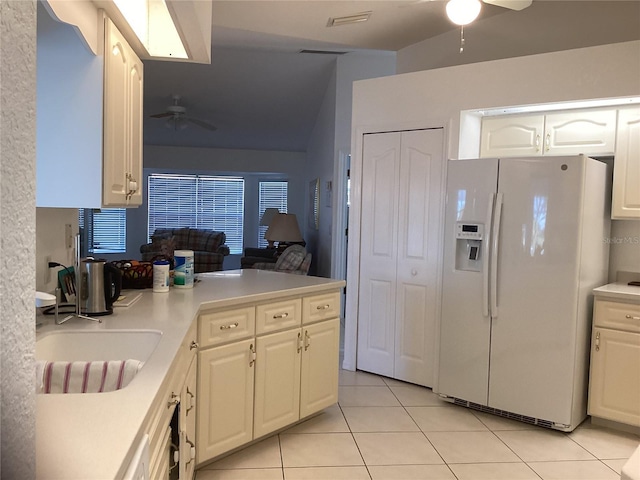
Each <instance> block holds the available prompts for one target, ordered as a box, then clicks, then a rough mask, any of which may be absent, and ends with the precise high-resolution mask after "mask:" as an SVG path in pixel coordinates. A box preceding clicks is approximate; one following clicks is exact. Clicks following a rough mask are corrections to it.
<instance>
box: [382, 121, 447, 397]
mask: <svg viewBox="0 0 640 480" xmlns="http://www.w3.org/2000/svg"><path fill="white" fill-rule="evenodd" d="M442 144H443V133H442V129H430V130H416V131H411V132H404V133H403V134H402V138H401V160H400V170H399V189H398V191H399V196H398V215H397V216H398V240H397V250H398V255H397V262H396V309H395V317H396V322H395V323H396V326H395V331H396V334H395V347H394V352H395V353H394V378H398V379H401V380H405V381H408V382H412V383H417V384H420V385H427V386H431V385H433V369H434V361H433V359H434V349H435V341H434V338H435V324H436V317H437V313H438V311H437V306H438V298H437V297H438V296H437V285H438V262H439V260H438V259H439V256H438V252H439V251H440V248H439V245H440V224H441V222H442V218H441V205H442V201H441V199H440V192H441V189H440V188H439V187H440V185H441V182H442V166H443V158H442Z"/></svg>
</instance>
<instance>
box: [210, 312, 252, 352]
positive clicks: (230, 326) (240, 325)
mask: <svg viewBox="0 0 640 480" xmlns="http://www.w3.org/2000/svg"><path fill="white" fill-rule="evenodd" d="M255 318H256V311H255V308H254V307H245V308H236V309H233V310H225V311H222V312H211V313H203V314H202V315H200V347H202V348H206V347H209V346H211V345H219V344H221V343H225V342H228V341H230V340H239V339H242V338H247V337H251V336H253V334H254V332H255Z"/></svg>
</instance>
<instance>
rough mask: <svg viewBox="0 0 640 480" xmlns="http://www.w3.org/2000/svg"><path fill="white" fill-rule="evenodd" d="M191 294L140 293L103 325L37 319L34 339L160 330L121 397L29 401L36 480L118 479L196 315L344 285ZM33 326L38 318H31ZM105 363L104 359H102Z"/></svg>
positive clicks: (265, 278)
mask: <svg viewBox="0 0 640 480" xmlns="http://www.w3.org/2000/svg"><path fill="white" fill-rule="evenodd" d="M197 277H198V278H199V279H200V281H199V282H198V283H197V284H196V285H195V286H194V288H192V289H176V288H172V289H171V291H170V292H169V293H153V292H152V291H151V290H144V291H143V294H142V297H141V298H140V299H139V300H138V301H137V302H135V303H134V304H133V305H131V306H129V307H122V308H116V309H114V313H113V314H112V315H109V316H105V317H102V319H103V323H94V322H90V321H86V320H80V319H72V320H69V321H68V322H67V323H65V324H64V325H55V323H54V322H53V318H52V317H47V318H45V319H44V320H43V323H44V325H43V326H42V327H40V328H38V330H37V332H36V340H37V338H38V337H39V336H40V335H42V334H44V333H46V332H51V331H57V330H59V331H65V330H79V329H82V330H110V329H153V330H160V331H162V337H161V339H160V342H159V343H158V346H157V347H156V349H155V350H154V352H153V353H152V354H151V356H150V357H149V359H148V360H147V362H146V363H145V366H144V368H143V369H142V370H141V371H140V372H139V373H138V374H137V375H136V377H135V378H134V379H133V380H132V382H131V383H130V384H129V385H128V386H127V387H126V388H123V389H121V390H118V391H115V392H106V393H91V394H86V393H85V394H64V395H62V394H51V395H44V394H43V395H36V474H37V478H40V479H46V480H52V479H57V478H65V479H71V478H76V479H83V480H88V479H92V478H95V479H107V478H121V477H122V476H123V475H124V473H125V470H126V467H127V465H128V463H129V461H130V459H131V458H132V457H133V455H134V453H135V449H136V447H137V446H138V442H139V440H140V439H141V438H142V435H143V433H144V432H142V431H141V428H142V425H143V423H144V421H145V418H146V416H147V414H148V413H149V410H150V408H151V406H152V404H153V401H154V398H155V397H156V395H157V393H158V392H159V391H160V387H161V385H162V382H163V380H164V378H165V376H166V374H167V372H168V371H169V369H170V367H171V365H172V363H173V360H174V358H175V356H176V354H177V352H178V350H179V347H180V345H181V343H182V341H183V340H184V338H185V336H186V334H187V332H188V330H189V328H190V327H191V325H192V323H193V322H194V321H195V320H196V319H197V315H198V313H199V312H200V311H201V310H205V309H213V308H216V309H217V308H227V307H232V306H235V305H239V304H243V303H247V302H264V301H270V300H273V299H277V298H282V297H287V296H291V295H305V294H309V293H316V292H322V291H328V290H335V289H337V288H341V287H343V286H344V281H342V280H333V279H328V278H320V277H309V276H301V275H292V274H285V273H277V272H270V271H261V270H231V271H222V272H213V273H208V274H199V275H197ZM39 320H40V317H39ZM105 360H109V359H105Z"/></svg>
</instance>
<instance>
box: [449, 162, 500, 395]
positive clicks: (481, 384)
mask: <svg viewBox="0 0 640 480" xmlns="http://www.w3.org/2000/svg"><path fill="white" fill-rule="evenodd" d="M447 168H448V171H447V198H446V209H445V234H444V245H445V247H444V267H443V285H442V292H443V293H442V316H441V319H440V357H439V365H438V387H437V391H438V392H439V393H442V394H446V395H449V396H452V397H457V398H462V399H465V400H468V401H471V402H475V403H479V404H482V405H486V404H487V389H488V382H489V378H488V376H489V346H490V325H491V318H490V317H489V315H488V312H487V315H484V314H483V310H485V309H486V305H487V297H486V296H487V293H488V292H487V288H486V282H487V281H488V277H487V273H488V272H487V270H486V269H487V268H488V260H489V257H488V250H489V242H490V240H491V238H490V231H491V228H490V223H491V208H490V207H491V203H492V199H493V198H494V197H495V191H496V187H497V181H498V180H497V179H498V176H497V175H498V161H497V160H496V159H481V160H450V161H449V162H448V164H447ZM462 224H465V225H466V224H468V225H473V224H475V225H482V226H483V227H484V237H483V239H482V240H481V242H480V245H479V250H477V251H472V250H471V249H467V247H468V246H469V245H471V246H473V245H474V244H473V241H471V242H470V243H467V241H466V240H460V239H456V236H457V235H456V232H457V231H458V230H461V228H459V227H461V226H462ZM470 236H473V235H470ZM475 246H478V244H477V243H476V244H475ZM465 255H466V258H467V259H468V258H469V255H472V256H475V255H478V258H477V261H475V264H474V261H471V262H466V261H465ZM472 268H476V269H478V268H479V271H478V270H473V269H472Z"/></svg>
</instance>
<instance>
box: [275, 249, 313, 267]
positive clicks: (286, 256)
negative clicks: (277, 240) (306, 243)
mask: <svg viewBox="0 0 640 480" xmlns="http://www.w3.org/2000/svg"><path fill="white" fill-rule="evenodd" d="M306 255H307V250H306V249H305V248H304V247H303V246H302V245H291V246H290V247H287V249H286V250H285V251H284V252H282V255H280V257H279V258H278V261H277V262H276V265H275V269H276V270H297V269H298V268H300V265H302V262H303V261H304V257H305V256H306Z"/></svg>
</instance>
